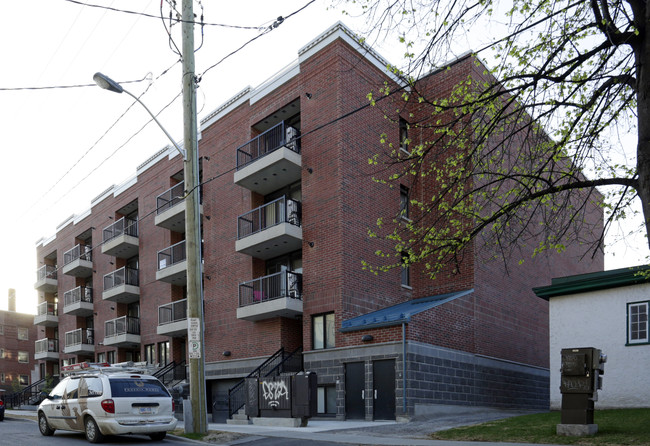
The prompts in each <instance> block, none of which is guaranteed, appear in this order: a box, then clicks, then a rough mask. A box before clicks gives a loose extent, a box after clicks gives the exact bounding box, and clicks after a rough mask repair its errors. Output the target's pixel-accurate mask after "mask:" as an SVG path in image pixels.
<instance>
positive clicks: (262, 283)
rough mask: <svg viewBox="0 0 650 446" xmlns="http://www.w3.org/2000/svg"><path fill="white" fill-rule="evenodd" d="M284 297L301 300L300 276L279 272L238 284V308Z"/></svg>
mask: <svg viewBox="0 0 650 446" xmlns="http://www.w3.org/2000/svg"><path fill="white" fill-rule="evenodd" d="M286 297H289V298H292V299H299V300H302V274H300V273H295V272H293V271H281V272H279V273H275V274H270V275H268V276H264V277H260V278H258V279H254V280H251V281H248V282H244V283H241V284H239V306H240V307H244V306H247V305H255V304H258V303H261V302H266V301H269V300H274V299H282V298H286Z"/></svg>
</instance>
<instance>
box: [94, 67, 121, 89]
mask: <svg viewBox="0 0 650 446" xmlns="http://www.w3.org/2000/svg"><path fill="white" fill-rule="evenodd" d="M93 80H94V81H95V83H96V84H97V85H99V86H100V87H101V88H103V89H104V90H108V91H112V92H114V93H122V92H123V91H124V88H122V86H121V85H120V84H118V83H117V82H115V81H114V80H113V79H111V78H110V77H108V76H106V75H105V74H102V73H100V72H97V73H95V75H94V76H93Z"/></svg>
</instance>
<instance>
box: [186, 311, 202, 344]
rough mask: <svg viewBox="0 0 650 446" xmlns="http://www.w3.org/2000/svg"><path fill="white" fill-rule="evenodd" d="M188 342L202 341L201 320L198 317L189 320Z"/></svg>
mask: <svg viewBox="0 0 650 446" xmlns="http://www.w3.org/2000/svg"><path fill="white" fill-rule="evenodd" d="M187 340H188V341H201V320H200V319H199V318H198V317H189V318H187Z"/></svg>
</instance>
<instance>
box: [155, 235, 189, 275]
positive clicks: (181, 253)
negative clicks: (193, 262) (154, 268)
mask: <svg viewBox="0 0 650 446" xmlns="http://www.w3.org/2000/svg"><path fill="white" fill-rule="evenodd" d="M186 258H187V253H186V251H185V240H183V241H180V242H178V243H176V244H174V245H172V246H170V247H168V248H165V249H163V250H161V251H158V271H160V270H162V269H165V268H169V267H170V266H172V265H173V264H175V263H178V262H182V261H183V260H185V259H186Z"/></svg>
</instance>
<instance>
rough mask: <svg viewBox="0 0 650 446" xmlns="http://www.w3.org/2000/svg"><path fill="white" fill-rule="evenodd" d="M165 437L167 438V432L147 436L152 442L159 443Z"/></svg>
mask: <svg viewBox="0 0 650 446" xmlns="http://www.w3.org/2000/svg"><path fill="white" fill-rule="evenodd" d="M165 436H167V432H154V433H153V434H149V438H151V439H152V440H153V441H160V440H162V439H163V438H165Z"/></svg>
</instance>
